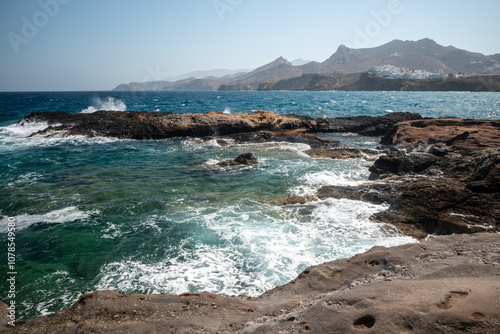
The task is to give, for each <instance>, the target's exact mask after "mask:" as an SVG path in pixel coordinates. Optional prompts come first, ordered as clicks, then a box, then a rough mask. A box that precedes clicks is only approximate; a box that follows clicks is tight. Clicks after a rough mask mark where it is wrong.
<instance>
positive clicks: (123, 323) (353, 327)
mask: <svg viewBox="0 0 500 334" xmlns="http://www.w3.org/2000/svg"><path fill="white" fill-rule="evenodd" d="M360 330H364V331H366V333H412V332H413V333H456V332H467V333H499V332H500V234H497V233H488V234H484V233H478V234H473V235H450V236H440V237H434V238H431V239H430V240H428V241H426V242H423V243H415V244H407V245H403V246H397V247H391V248H386V247H374V248H372V249H371V250H370V251H368V252H366V253H362V254H358V255H356V256H354V257H352V258H350V259H343V260H337V261H332V262H328V263H324V264H321V265H317V266H313V267H310V268H307V269H306V270H304V271H303V272H302V273H301V274H300V275H299V276H298V277H297V278H296V279H295V280H293V281H292V282H290V283H289V284H287V285H284V286H281V287H278V288H275V289H274V290H271V291H269V292H267V293H265V294H263V295H261V296H259V297H257V298H249V297H245V296H239V297H222V296H219V295H215V294H211V293H207V292H203V293H192V294H183V295H179V296H173V295H162V294H160V295H140V294H136V295H128V296H127V295H120V294H118V293H116V292H112V291H99V292H94V293H91V294H88V295H85V296H83V297H81V298H80V300H78V301H77V302H76V303H75V304H74V305H73V306H71V307H70V308H69V309H67V310H65V311H61V312H58V313H55V314H53V315H50V316H48V317H45V318H42V319H36V320H26V321H24V322H20V323H18V324H17V327H16V328H15V329H13V330H11V331H9V332H10V333H360Z"/></svg>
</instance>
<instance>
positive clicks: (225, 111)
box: [222, 107, 231, 114]
mask: <svg viewBox="0 0 500 334" xmlns="http://www.w3.org/2000/svg"><path fill="white" fill-rule="evenodd" d="M222 113H223V114H231V108H228V107H226V108H224V111H223V112H222Z"/></svg>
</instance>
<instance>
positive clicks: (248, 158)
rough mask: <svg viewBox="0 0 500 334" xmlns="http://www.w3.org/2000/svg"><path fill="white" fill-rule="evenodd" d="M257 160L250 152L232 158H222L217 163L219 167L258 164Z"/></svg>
mask: <svg viewBox="0 0 500 334" xmlns="http://www.w3.org/2000/svg"><path fill="white" fill-rule="evenodd" d="M258 163H259V161H258V160H257V159H256V158H255V157H254V156H253V154H252V153H244V154H240V155H239V156H238V157H237V158H236V159H234V160H224V161H220V162H218V163H217V166H220V167H232V166H251V165H256V164H258Z"/></svg>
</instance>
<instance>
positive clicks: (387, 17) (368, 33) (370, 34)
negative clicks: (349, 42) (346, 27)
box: [354, 0, 404, 49]
mask: <svg viewBox="0 0 500 334" xmlns="http://www.w3.org/2000/svg"><path fill="white" fill-rule="evenodd" d="M403 9H404V8H403V5H402V4H401V1H400V0H390V1H389V2H388V3H387V7H386V8H385V9H381V10H378V11H375V10H372V11H370V15H371V17H372V18H373V20H370V21H368V22H367V23H366V24H365V26H364V27H363V28H360V27H356V28H354V31H355V33H356V34H355V36H354V47H355V48H357V49H361V48H366V47H369V46H370V43H371V41H372V39H373V38H375V37H377V36H379V35H380V33H381V32H382V30H383V29H384V28H387V27H388V26H389V25H390V24H391V22H392V18H393V17H394V16H395V15H398V14H400V13H401V12H402V11H403Z"/></svg>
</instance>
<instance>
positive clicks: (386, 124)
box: [327, 112, 422, 136]
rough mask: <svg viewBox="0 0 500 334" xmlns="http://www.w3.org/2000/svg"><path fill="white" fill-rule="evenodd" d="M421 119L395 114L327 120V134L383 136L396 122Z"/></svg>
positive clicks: (404, 114)
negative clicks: (348, 133) (346, 133)
mask: <svg viewBox="0 0 500 334" xmlns="http://www.w3.org/2000/svg"><path fill="white" fill-rule="evenodd" d="M418 119H422V116H421V115H419V114H413V113H409V112H395V113H390V114H387V115H384V116H378V117H370V116H356V117H339V118H328V119H327V121H328V132H351V133H357V134H359V135H363V136H383V135H385V134H386V132H387V131H388V130H389V129H390V128H391V127H392V126H394V125H395V124H396V123H398V122H402V121H408V120H418Z"/></svg>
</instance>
